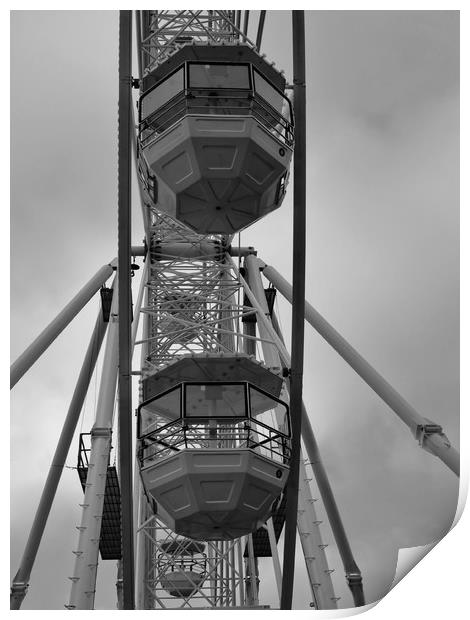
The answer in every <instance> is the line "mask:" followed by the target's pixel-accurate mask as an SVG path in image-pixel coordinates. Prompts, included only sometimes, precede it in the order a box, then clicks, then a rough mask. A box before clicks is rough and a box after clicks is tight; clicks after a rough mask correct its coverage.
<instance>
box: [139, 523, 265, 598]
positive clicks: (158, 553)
mask: <svg viewBox="0 0 470 620" xmlns="http://www.w3.org/2000/svg"><path fill="white" fill-rule="evenodd" d="M138 535H139V536H141V537H143V539H144V541H143V545H144V546H145V547H146V548H147V551H148V552H147V554H146V562H145V566H144V575H143V577H144V583H145V586H144V590H143V592H142V595H141V596H142V603H143V607H144V608H145V609H188V608H189V609H192V608H207V607H218V608H220V607H222V608H230V607H243V606H245V605H246V604H247V603H248V604H249V606H250V607H253V605H254V604H255V605H256V604H257V599H258V597H257V594H256V590H257V577H256V571H255V570H254V565H255V561H254V558H253V556H252V555H249V557H248V558H244V549H246V548H248V549H249V548H250V545H249V541H248V539H249V537H244V538H238V539H235V540H229V541H218V542H216V541H213V542H206V543H203V544H202V545H201V543H198V544H199V545H201V547H200V550H199V553H198V555H197V557H195V556H194V555H191V556H190V557H189V555H188V553H187V549H188V543H189V544H193V545H194V543H193V542H192V541H188V539H186V538H184V537H182V536H178V535H177V534H175V533H174V532H172V530H171V529H169V528H168V527H167V526H166V525H165V524H164V523H163V522H162V521H160V520H159V519H158V518H157V517H155V516H150V517H149V518H147V519H145V520H144V521H143V522H142V523H141V524H140V526H139V528H138ZM250 536H251V535H250ZM168 550H171V552H169V551H168ZM198 565H199V570H200V571H203V572H199V573H198V572H196V571H195V569H196V567H197V566H198ZM188 569H191V570H192V573H188ZM188 574H189V576H188ZM191 574H192V575H193V578H192V579H191ZM179 575H181V576H182V577H183V578H184V579H185V580H186V584H185V586H184V588H185V589H184V588H183V586H180V589H178V576H179ZM197 575H201V579H198V578H197ZM188 582H189V588H188ZM171 588H173V590H171ZM170 592H173V594H171V593H170ZM250 599H251V600H250Z"/></svg>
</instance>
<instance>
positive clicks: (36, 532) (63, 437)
mask: <svg viewBox="0 0 470 620" xmlns="http://www.w3.org/2000/svg"><path fill="white" fill-rule="evenodd" d="M107 325H108V324H107V323H105V322H104V321H103V313H102V311H101V309H100V311H99V314H98V317H97V319H96V323H95V327H94V329H93V333H92V336H91V339H90V343H89V345H88V349H87V351H86V354H85V358H84V360H83V365H82V369H81V370H80V374H79V376H78V380H77V385H76V386H75V390H74V393H73V396H72V400H71V401H70V405H69V409H68V411H67V416H66V418H65V422H64V426H63V428H62V432H61V434H60V437H59V441H58V443H57V448H56V450H55V453H54V456H53V458H52V463H51V466H50V469H49V473H48V475H47V479H46V483H45V485H44V489H43V492H42V495H41V499H40V500H39V505H38V508H37V510H36V514H35V516H34V521H33V525H32V526H31V532H30V534H29V537H28V541H27V543H26V547H25V550H24V553H23V557H22V559H21V563H20V567H19V569H18V572H17V573H16V575H15V577H14V579H13V584H12V588H11V597H10V609H20V607H21V604H22V602H23V599H24V597H25V596H26V592H27V589H28V581H29V578H30V576H31V570H32V568H33V566H34V561H35V560H36V555H37V552H38V549H39V545H40V544H41V539H42V535H43V534H44V529H45V527H46V523H47V518H48V516H49V512H50V510H51V507H52V503H53V501H54V497H55V494H56V491H57V487H58V485H59V481H60V477H61V475H62V471H63V469H64V465H65V460H66V458H67V455H68V453H69V449H70V445H71V443H72V439H73V436H74V433H75V429H76V427H77V422H78V419H79V417H80V412H81V410H82V407H83V403H84V401H85V396H86V393H87V390H88V386H89V384H90V379H91V377H92V375H93V371H94V369H95V365H96V360H97V359H98V355H99V352H100V349H101V344H102V342H103V338H104V334H105V332H106V327H107Z"/></svg>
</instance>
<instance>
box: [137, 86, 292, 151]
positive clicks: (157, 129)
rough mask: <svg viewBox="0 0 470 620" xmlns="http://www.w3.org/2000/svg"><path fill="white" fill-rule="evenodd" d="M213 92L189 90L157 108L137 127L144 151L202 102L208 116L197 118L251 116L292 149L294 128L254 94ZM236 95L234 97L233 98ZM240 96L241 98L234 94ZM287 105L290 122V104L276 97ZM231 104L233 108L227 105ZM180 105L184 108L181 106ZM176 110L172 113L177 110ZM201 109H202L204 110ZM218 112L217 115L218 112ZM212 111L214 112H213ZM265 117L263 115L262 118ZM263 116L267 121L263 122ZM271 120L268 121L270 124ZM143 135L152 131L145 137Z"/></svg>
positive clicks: (280, 114)
mask: <svg viewBox="0 0 470 620" xmlns="http://www.w3.org/2000/svg"><path fill="white" fill-rule="evenodd" d="M214 90H215V89H207V94H205V93H204V92H203V94H201V91H204V89H202V88H188V89H186V90H184V89H183V90H181V91H180V92H179V93H177V94H176V95H174V96H173V97H172V98H171V99H170V100H169V101H167V102H166V103H165V104H163V105H162V106H160V108H157V109H156V110H155V111H154V112H152V113H151V114H149V115H148V116H147V117H146V118H145V119H144V120H142V121H140V123H139V139H140V142H141V144H142V146H143V147H146V146H149V145H150V144H151V143H152V142H153V141H154V140H155V139H156V138H157V137H158V136H159V135H161V134H162V133H163V132H164V131H166V130H168V129H169V128H170V127H172V126H173V125H174V124H175V123H176V122H177V121H179V120H181V119H182V118H184V117H185V116H188V115H190V114H194V113H195V112H194V110H195V109H201V108H202V106H198V105H197V102H200V101H205V102H207V103H206V106H207V107H211V108H212V109H211V111H209V112H206V111H205V112H199V113H198V114H197V115H198V116H210V117H213V116H214V115H218V114H220V115H222V116H238V115H240V116H247V115H249V114H251V115H253V116H254V117H255V118H256V120H257V121H258V122H259V123H260V124H262V125H263V126H264V127H266V128H267V129H268V130H269V131H271V132H274V133H275V134H276V137H277V138H278V139H279V140H280V141H281V142H283V143H284V144H285V145H287V146H289V147H291V146H292V145H293V142H294V134H293V124H292V122H291V120H289V119H288V118H286V116H284V114H283V113H282V112H279V111H278V110H276V108H274V107H273V106H272V105H271V104H270V103H269V102H268V101H266V100H265V99H264V98H263V97H262V96H261V95H260V94H259V93H258V92H257V91H255V90H246V89H222V88H220V89H216V90H217V94H211V93H213V92H214ZM234 93H235V94H234ZM236 93H240V95H238V94H236ZM279 94H280V95H281V96H282V97H283V99H285V100H286V101H287V102H288V103H289V108H288V109H289V116H290V117H291V118H292V113H291V108H290V101H289V99H288V98H287V97H285V95H283V94H282V93H279ZM245 101H246V103H247V105H246V106H240V105H234V104H233V102H245ZM230 102H232V104H230ZM182 104H183V105H182ZM178 106H180V107H179V109H175V108H178ZM206 106H204V107H206ZM258 107H259V108H260V109H261V111H260V110H259V109H258ZM217 109H220V112H219V111H218V110H217ZM214 110H215V111H214ZM263 113H264V115H263ZM266 115H267V117H268V118H266ZM270 119H271V120H270ZM145 131H152V133H151V134H150V135H147V136H144V132H145Z"/></svg>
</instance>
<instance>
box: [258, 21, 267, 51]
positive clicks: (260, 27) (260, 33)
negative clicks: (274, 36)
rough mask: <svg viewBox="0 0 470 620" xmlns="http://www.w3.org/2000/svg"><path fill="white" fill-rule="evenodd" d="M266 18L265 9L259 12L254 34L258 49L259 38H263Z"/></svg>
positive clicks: (259, 44) (259, 45)
mask: <svg viewBox="0 0 470 620" xmlns="http://www.w3.org/2000/svg"><path fill="white" fill-rule="evenodd" d="M265 19H266V11H260V12H259V22H258V32H257V34H256V49H257V50H258V52H259V50H260V47H261V40H262V39H263V29H264V20H265Z"/></svg>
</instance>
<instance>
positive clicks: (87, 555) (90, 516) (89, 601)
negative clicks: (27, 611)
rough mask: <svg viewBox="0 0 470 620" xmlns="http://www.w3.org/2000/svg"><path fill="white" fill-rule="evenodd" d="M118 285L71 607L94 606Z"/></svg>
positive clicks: (114, 375) (113, 375) (110, 422)
mask: <svg viewBox="0 0 470 620" xmlns="http://www.w3.org/2000/svg"><path fill="white" fill-rule="evenodd" d="M117 309H118V287H117V282H116V284H115V289H114V294H113V301H112V304H111V312H110V316H109V329H108V336H107V340H106V348H105V353H104V359H103V370H102V374H101V383H100V389H99V394H98V404H97V408H96V418H95V423H94V425H93V428H92V430H91V451H90V456H89V466H88V475H87V480H86V486H85V497H84V500H83V504H82V519H81V523H80V525H79V526H78V527H77V529H78V531H79V536H78V544H77V548H76V550H75V551H74V554H75V565H74V571H73V575H72V577H70V579H71V581H72V588H71V592H70V602H69V604H68V605H67V607H68V608H69V609H93V606H94V599H95V587H96V572H97V566H98V553H99V540H100V531H101V518H102V513H103V502H104V492H105V487H106V475H107V469H108V464H109V454H110V449H111V433H112V427H113V412H114V400H115V394H116V383H117V364H118V315H117Z"/></svg>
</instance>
